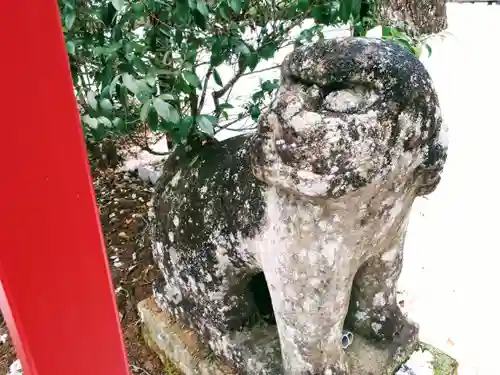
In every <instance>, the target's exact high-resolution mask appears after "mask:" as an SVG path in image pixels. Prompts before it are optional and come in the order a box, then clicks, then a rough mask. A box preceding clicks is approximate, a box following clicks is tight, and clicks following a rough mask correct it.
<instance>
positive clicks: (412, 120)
mask: <svg viewBox="0 0 500 375" xmlns="http://www.w3.org/2000/svg"><path fill="white" fill-rule="evenodd" d="M444 133H445V129H444V128H442V119H441V115H440V109H439V103H438V99H437V97H436V93H435V91H434V89H433V86H432V82H431V80H430V77H429V75H428V74H427V72H426V70H425V68H424V67H423V65H422V64H421V63H420V61H418V59H416V58H415V57H414V56H413V55H411V54H410V53H409V52H407V51H406V50H405V49H403V48H401V47H399V46H398V45H395V44H392V43H388V42H384V41H381V40H378V39H366V38H347V39H342V40H336V41H334V40H330V41H326V42H323V43H318V44H316V45H313V46H309V47H305V48H301V49H298V50H296V51H294V52H293V53H292V54H291V55H290V56H288V57H287V59H286V60H285V61H284V63H283V68H282V83H281V87H280V89H279V92H278V94H277V97H276V99H275V100H274V102H273V104H272V105H271V107H270V110H269V111H268V112H267V113H265V114H263V115H262V116H261V119H260V120H259V126H258V131H257V132H256V133H255V134H252V135H250V136H239V137H236V138H233V139H230V140H227V141H224V142H221V143H215V144H207V145H205V146H204V147H202V148H201V150H197V151H196V152H193V151H188V150H185V149H183V148H179V149H177V150H176V151H175V153H174V154H173V155H172V156H171V157H170V158H169V159H168V160H167V162H166V164H165V166H164V174H163V176H162V177H161V179H160V181H159V184H158V194H157V196H156V202H155V206H154V208H155V212H154V215H155V217H156V219H155V220H154V225H153V236H154V239H155V245H154V248H153V254H154V256H155V260H156V262H157V263H158V265H159V267H160V269H161V271H162V273H163V276H164V277H163V278H162V280H159V282H158V283H157V284H156V285H155V288H154V292H155V297H156V301H157V302H158V304H159V305H160V306H161V308H162V309H163V310H164V311H166V312H167V313H168V314H169V315H171V316H172V317H175V319H176V320H177V321H179V322H182V324H185V325H187V326H188V327H190V328H192V329H193V330H194V331H195V332H197V333H198V335H199V337H200V340H201V341H202V342H204V343H205V344H206V345H208V346H209V347H210V348H211V350H212V351H213V352H214V353H215V354H216V355H217V356H219V357H221V358H224V359H225V360H226V361H227V362H228V363H229V364H230V365H231V366H233V367H234V368H236V369H237V371H238V372H241V373H245V374H274V373H285V374H286V375H290V374H293V375H297V374H325V375H347V374H349V375H354V374H357V373H356V372H355V370H356V366H355V365H353V364H352V361H350V360H349V357H348V355H347V354H346V351H345V350H344V348H343V346H342V332H343V330H344V328H346V327H347V328H349V329H351V330H353V331H354V333H355V337H358V336H363V337H365V338H366V339H367V340H369V342H370V343H372V345H373V346H374V347H376V346H377V345H383V346H384V347H385V348H386V349H387V351H388V352H387V353H388V356H387V358H388V360H387V361H386V360H384V359H383V357H382V356H381V355H379V356H378V361H382V362H381V363H384V364H385V365H384V367H385V369H386V371H393V370H394V369H395V366H396V365H398V364H401V363H402V362H403V361H404V360H405V359H406V357H407V356H408V355H409V353H411V351H412V350H413V349H414V348H415V347H416V345H417V336H418V328H417V327H416V326H415V324H413V323H411V322H410V321H408V319H407V318H406V317H405V316H403V314H402V313H401V311H400V309H399V307H398V305H397V303H396V292H395V288H396V282H397V279H398V277H399V274H400V272H401V266H402V256H403V253H402V250H403V242H404V237H405V233H406V226H407V221H408V214H409V211H410V208H411V205H412V203H413V200H414V199H415V197H417V196H418V195H424V194H428V193H429V192H431V191H432V190H433V189H434V188H435V187H436V185H437V184H438V182H439V178H440V173H441V171H442V168H443V165H444V162H445V159H446V147H447V145H446V138H445V136H444ZM277 334H278V337H279V340H276V339H275V338H276V335H277ZM273 340H274V341H273ZM278 353H279V354H278ZM274 355H281V357H282V359H283V360H282V361H280V362H279V363H277V362H276V361H274V360H273V359H272V358H273V356H274ZM365 365H367V364H365V363H363V366H365ZM367 366H368V365H367ZM381 375H382V374H381ZM383 375H385V373H384V374H383Z"/></svg>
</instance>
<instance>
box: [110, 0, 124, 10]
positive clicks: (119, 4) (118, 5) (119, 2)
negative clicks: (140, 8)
mask: <svg viewBox="0 0 500 375" xmlns="http://www.w3.org/2000/svg"><path fill="white" fill-rule="evenodd" d="M111 4H113V6H114V7H115V9H116V10H118V11H120V10H122V9H123V7H124V6H125V0H111Z"/></svg>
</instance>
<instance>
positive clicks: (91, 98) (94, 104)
mask: <svg viewBox="0 0 500 375" xmlns="http://www.w3.org/2000/svg"><path fill="white" fill-rule="evenodd" d="M87 102H88V103H89V105H90V107H91V108H92V109H93V110H94V111H97V100H96V99H95V93H94V92H93V91H89V92H88V93H87Z"/></svg>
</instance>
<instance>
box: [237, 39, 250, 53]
mask: <svg viewBox="0 0 500 375" xmlns="http://www.w3.org/2000/svg"><path fill="white" fill-rule="evenodd" d="M234 52H235V53H241V54H243V55H249V54H251V52H250V49H249V48H248V47H247V45H246V44H245V43H243V42H240V43H238V44H237V45H236V48H235V49H234Z"/></svg>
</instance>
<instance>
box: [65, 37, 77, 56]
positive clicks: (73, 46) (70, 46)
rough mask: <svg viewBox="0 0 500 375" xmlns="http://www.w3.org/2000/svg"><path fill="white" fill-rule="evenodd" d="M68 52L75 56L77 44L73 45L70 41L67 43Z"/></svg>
mask: <svg viewBox="0 0 500 375" xmlns="http://www.w3.org/2000/svg"><path fill="white" fill-rule="evenodd" d="M66 51H67V52H68V53H69V54H70V55H74V54H75V43H73V42H72V41H71V40H69V41H67V42H66Z"/></svg>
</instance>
